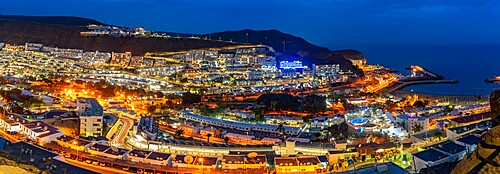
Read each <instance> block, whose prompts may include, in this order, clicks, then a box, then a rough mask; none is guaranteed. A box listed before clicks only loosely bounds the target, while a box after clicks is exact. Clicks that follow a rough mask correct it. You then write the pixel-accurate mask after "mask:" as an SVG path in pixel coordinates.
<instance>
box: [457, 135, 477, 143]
mask: <svg viewBox="0 0 500 174" xmlns="http://www.w3.org/2000/svg"><path fill="white" fill-rule="evenodd" d="M457 141H459V142H462V143H464V144H469V145H472V144H479V142H481V138H479V137H477V136H476V135H468V136H465V137H462V138H459V139H457Z"/></svg>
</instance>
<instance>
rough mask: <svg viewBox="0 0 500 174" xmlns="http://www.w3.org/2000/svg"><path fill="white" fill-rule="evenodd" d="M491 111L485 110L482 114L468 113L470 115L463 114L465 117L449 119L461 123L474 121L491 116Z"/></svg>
mask: <svg viewBox="0 0 500 174" xmlns="http://www.w3.org/2000/svg"><path fill="white" fill-rule="evenodd" d="M490 116H491V112H486V113H482V114H476V115H470V116H465V117H458V118H454V119H451V121H453V122H456V123H459V124H463V123H468V122H474V121H478V120H482V119H488V118H491V117H490Z"/></svg>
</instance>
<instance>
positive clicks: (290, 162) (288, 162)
mask: <svg viewBox="0 0 500 174" xmlns="http://www.w3.org/2000/svg"><path fill="white" fill-rule="evenodd" d="M274 165H276V166H298V165H299V161H297V158H294V157H276V158H274Z"/></svg>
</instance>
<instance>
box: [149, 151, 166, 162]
mask: <svg viewBox="0 0 500 174" xmlns="http://www.w3.org/2000/svg"><path fill="white" fill-rule="evenodd" d="M168 158H170V154H168V153H160V152H151V154H149V156H148V159H153V160H159V161H163V160H167V159H168Z"/></svg>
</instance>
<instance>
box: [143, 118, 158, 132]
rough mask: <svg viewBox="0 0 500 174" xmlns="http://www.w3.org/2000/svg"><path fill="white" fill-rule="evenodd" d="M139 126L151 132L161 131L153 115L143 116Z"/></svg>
mask: <svg viewBox="0 0 500 174" xmlns="http://www.w3.org/2000/svg"><path fill="white" fill-rule="evenodd" d="M139 127H140V128H141V130H146V131H149V132H151V133H157V132H159V131H160V129H159V128H158V124H157V123H156V122H155V120H154V118H153V117H152V116H149V117H141V121H140V122H139Z"/></svg>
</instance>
